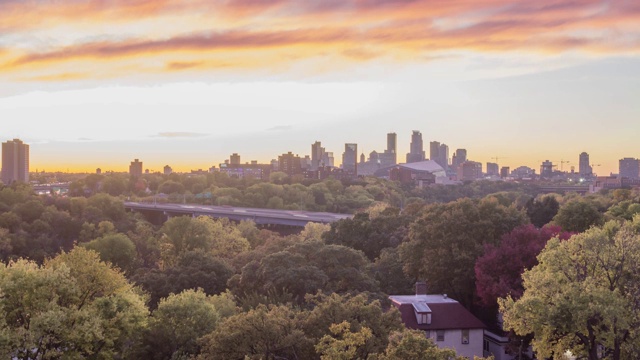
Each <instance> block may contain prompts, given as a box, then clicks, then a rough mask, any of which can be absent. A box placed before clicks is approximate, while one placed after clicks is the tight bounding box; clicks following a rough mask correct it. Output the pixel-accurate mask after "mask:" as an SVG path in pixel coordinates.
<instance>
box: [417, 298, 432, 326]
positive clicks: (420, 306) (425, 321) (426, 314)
mask: <svg viewBox="0 0 640 360" xmlns="http://www.w3.org/2000/svg"><path fill="white" fill-rule="evenodd" d="M413 311H414V312H415V314H416V322H417V323H418V325H431V308H430V307H429V306H428V305H427V304H426V303H414V304H413Z"/></svg>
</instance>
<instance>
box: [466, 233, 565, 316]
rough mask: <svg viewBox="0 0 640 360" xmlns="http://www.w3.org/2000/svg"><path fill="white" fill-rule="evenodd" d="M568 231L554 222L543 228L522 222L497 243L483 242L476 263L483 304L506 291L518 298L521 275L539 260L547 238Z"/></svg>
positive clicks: (491, 303)
mask: <svg viewBox="0 0 640 360" xmlns="http://www.w3.org/2000/svg"><path fill="white" fill-rule="evenodd" d="M571 235H572V233H569V232H565V231H562V228H560V227H559V226H555V225H548V226H545V227H543V228H542V229H537V228H536V227H535V226H533V225H524V226H519V227H517V228H515V229H513V230H512V231H511V232H510V233H508V234H505V235H504V236H502V239H501V241H500V243H499V244H498V245H496V246H494V245H491V244H486V245H485V246H484V255H482V256H481V257H479V258H478V260H477V261H476V265H475V273H476V292H477V294H478V297H479V298H480V300H481V302H482V304H483V305H485V306H489V307H491V306H494V305H496V301H497V299H498V298H499V297H505V296H507V295H511V296H513V297H514V298H515V299H517V298H519V297H520V296H521V295H522V292H523V291H524V289H523V287H522V277H521V275H522V273H523V272H524V270H525V269H531V268H532V267H533V266H534V265H536V264H538V260H537V258H536V257H537V256H538V254H539V253H540V251H542V249H544V247H545V245H546V244H547V241H548V240H549V239H551V238H552V237H555V236H558V237H559V238H560V239H562V240H566V239H568V238H569V237H571Z"/></svg>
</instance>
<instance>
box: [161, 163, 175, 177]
mask: <svg viewBox="0 0 640 360" xmlns="http://www.w3.org/2000/svg"><path fill="white" fill-rule="evenodd" d="M163 170H164V174H165V175H171V173H172V172H173V169H172V168H171V166H169V165H165V166H164V169H163Z"/></svg>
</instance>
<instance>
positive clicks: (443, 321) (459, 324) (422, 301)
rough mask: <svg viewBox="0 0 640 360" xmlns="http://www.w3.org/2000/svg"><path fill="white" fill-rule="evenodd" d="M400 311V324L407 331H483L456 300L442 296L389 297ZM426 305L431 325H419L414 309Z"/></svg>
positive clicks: (480, 324) (477, 321)
mask: <svg viewBox="0 0 640 360" xmlns="http://www.w3.org/2000/svg"><path fill="white" fill-rule="evenodd" d="M389 298H390V299H391V301H392V302H393V304H394V305H395V306H396V307H397V308H398V310H400V314H401V315H402V322H403V323H404V324H405V326H406V327H407V328H409V329H420V330H447V329H484V328H485V325H484V324H483V323H482V321H480V320H479V319H478V318H477V317H475V316H473V314H471V313H470V312H469V310H467V309H465V308H464V306H462V305H460V303H459V302H457V301H456V300H453V299H450V298H448V297H445V296H444V295H408V296H402V295H400V296H389ZM423 305H426V306H427V307H428V308H429V309H431V324H420V325H418V321H417V319H416V314H415V309H416V308H420V307H422V306H423Z"/></svg>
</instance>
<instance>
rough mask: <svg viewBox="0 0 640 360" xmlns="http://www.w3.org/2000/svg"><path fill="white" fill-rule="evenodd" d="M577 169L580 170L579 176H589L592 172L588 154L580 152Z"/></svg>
mask: <svg viewBox="0 0 640 360" xmlns="http://www.w3.org/2000/svg"><path fill="white" fill-rule="evenodd" d="M578 171H579V172H580V176H591V175H592V174H593V169H592V168H591V165H590V164H589V154H587V153H586V152H583V153H581V154H580V161H579V163H578Z"/></svg>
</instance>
